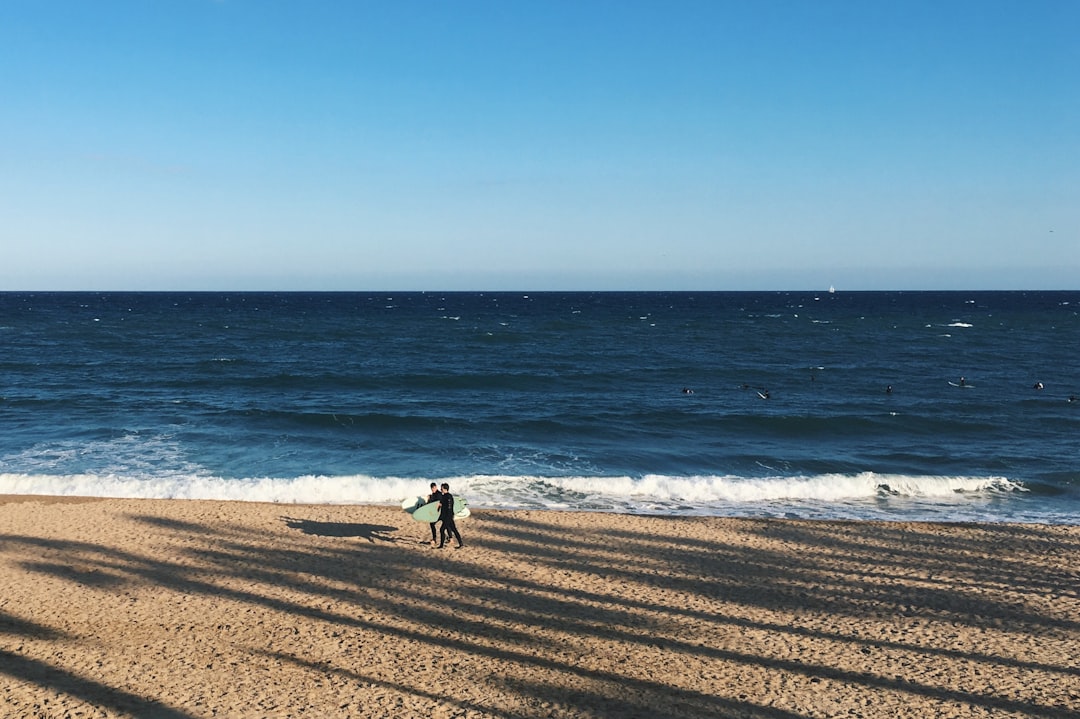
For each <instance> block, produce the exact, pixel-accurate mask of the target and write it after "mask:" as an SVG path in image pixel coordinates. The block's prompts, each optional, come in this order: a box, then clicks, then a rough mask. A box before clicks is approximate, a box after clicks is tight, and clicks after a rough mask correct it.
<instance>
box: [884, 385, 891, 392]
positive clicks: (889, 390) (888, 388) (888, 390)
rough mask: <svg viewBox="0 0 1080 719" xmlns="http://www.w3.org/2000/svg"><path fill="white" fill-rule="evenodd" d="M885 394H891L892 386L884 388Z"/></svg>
mask: <svg viewBox="0 0 1080 719" xmlns="http://www.w3.org/2000/svg"><path fill="white" fill-rule="evenodd" d="M885 394H892V385H889V386H888V387H886V388H885Z"/></svg>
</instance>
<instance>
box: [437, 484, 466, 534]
mask: <svg viewBox="0 0 1080 719" xmlns="http://www.w3.org/2000/svg"><path fill="white" fill-rule="evenodd" d="M439 520H440V521H441V522H442V527H441V528H440V529H439V549H442V548H443V547H444V546H445V545H446V535H447V534H452V535H454V539H456V540H457V548H458V549H461V547H462V542H461V533H460V532H458V531H457V525H456V524H454V495H452V494H450V485H449V484H447V483H446V482H443V484H442V492H440V493H439Z"/></svg>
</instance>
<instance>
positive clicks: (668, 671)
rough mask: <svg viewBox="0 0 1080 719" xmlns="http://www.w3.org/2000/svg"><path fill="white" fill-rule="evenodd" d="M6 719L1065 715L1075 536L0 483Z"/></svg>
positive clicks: (988, 528)
mask: <svg viewBox="0 0 1080 719" xmlns="http://www.w3.org/2000/svg"><path fill="white" fill-rule="evenodd" d="M0 502H2V503H0V582H2V583H0V587H2V595H0V676H2V677H3V680H2V681H0V687H2V688H0V715H2V716H3V717H41V718H44V717H49V718H59V717H127V716H137V717H163V718H165V719H187V718H194V717H301V716H303V717H436V718H438V717H475V718H477V719H479V718H480V717H506V718H509V717H523V718H524V717H600V718H604V719H615V718H619V719H625V718H629V717H768V718H770V719H787V718H794V717H934V716H943V717H950V716H957V717H971V716H976V717H980V716H986V717H990V716H993V717H1077V716H1080V594H1078V590H1080V562H1078V559H1080V527H1075V526H1073V527H1064V526H1052V527H1047V526H1034V525H1022V526H1018V525H1008V526H1005V525H980V526H975V525H931V524H883V523H870V522H859V523H844V522H803V521H788V520H736V519H716V518H679V519H671V518H659V517H635V516H622V515H600V514H583V513H582V514H579V513H559V512H526V511H518V512H490V511H478V512H476V513H475V514H474V516H473V517H471V518H469V519H467V520H465V521H462V522H460V523H459V526H460V528H461V530H462V534H463V535H464V539H465V542H466V546H465V548H464V549H460V550H457V549H450V548H447V549H443V550H436V549H433V548H431V547H430V546H428V544H427V543H426V542H424V541H423V540H424V539H425V538H426V534H427V532H428V528H427V525H422V524H418V523H416V522H413V521H412V520H411V518H410V517H409V516H408V515H406V514H405V513H404V512H402V511H401V510H400V509H397V508H390V507H379V506H298V505H273V504H249V503H235V502H195V501H148V500H82V501H50V500H46V499H44V498H29V497H18V498H12V497H8V498H4V499H3V500H0Z"/></svg>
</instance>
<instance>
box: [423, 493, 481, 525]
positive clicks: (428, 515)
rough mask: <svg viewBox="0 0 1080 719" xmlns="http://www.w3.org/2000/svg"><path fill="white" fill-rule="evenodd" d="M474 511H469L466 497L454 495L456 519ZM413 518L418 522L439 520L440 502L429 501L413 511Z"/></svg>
mask: <svg viewBox="0 0 1080 719" xmlns="http://www.w3.org/2000/svg"><path fill="white" fill-rule="evenodd" d="M470 514H472V512H470V511H469V503H468V501H466V500H465V498H464V497H454V519H465V518H466V517H468V516H469V515H470ZM412 518H413V519H415V520H416V521H417V522H437V521H438V520H439V503H438V502H428V503H427V504H425V505H423V506H422V507H417V508H416V509H414V510H413V511H412Z"/></svg>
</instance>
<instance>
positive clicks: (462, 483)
mask: <svg viewBox="0 0 1080 719" xmlns="http://www.w3.org/2000/svg"><path fill="white" fill-rule="evenodd" d="M431 481H438V482H440V483H441V482H448V483H450V485H451V487H452V489H453V490H454V491H455V492H458V493H462V494H467V495H468V497H469V502H470V504H471V505H472V506H473V507H475V508H477V509H483V508H489V509H560V510H571V511H574V510H589V511H607V512H621V513H662V514H671V515H711V516H725V515H746V514H759V513H761V512H762V511H764V513H766V514H770V513H776V512H777V511H778V510H781V511H782V512H783V513H788V514H790V513H794V514H795V515H800V512H801V513H802V514H805V513H806V512H805V510H806V509H807V508H808V507H814V508H815V510H814V511H813V512H811V514H812V515H813V516H832V517H847V518H852V517H854V518H860V512H859V511H858V510H857V505H858V503H864V504H865V505H866V507H865V508H866V509H868V510H869V509H873V508H879V509H880V507H881V505H882V503H883V502H884V503H887V502H895V501H901V502H903V501H921V502H930V503H933V504H937V505H939V506H940V507H941V508H942V513H943V514H947V512H944V509H945V508H946V507H948V506H951V505H956V504H958V503H965V502H967V501H969V500H970V499H971V498H979V497H981V498H992V497H1003V496H1007V495H1010V494H1014V493H1020V492H1024V491H1025V490H1024V487H1023V485H1022V484H1021V483H1018V482H1015V481H1012V480H1009V479H1007V478H1005V477H950V476H908V475H882V474H876V473H873V472H863V473H858V474H823V475H817V476H806V477H802V476H775V477H737V476H698V477H678V476H665V475H647V476H643V477H602V476H593V477H585V476H576V477H539V476H517V475H514V476H510V475H507V476H498V475H485V476H466V477H434V478H409V477H371V476H365V475H353V476H315V475H306V476H299V477H291V478H273V477H249V478H241V479H233V478H223V477H212V476H202V475H175V474H174V475H168V476H153V475H147V476H131V475H119V474H68V475H51V474H0V494H16V495H56V496H85V497H117V498H145V499H213V500H232V501H250V502H274V503H282V504H397V503H398V502H399V501H400V500H401V499H402V498H403V497H410V496H414V495H418V494H424V493H426V491H427V488H428V484H429V483H430V482H431ZM785 505H786V508H785ZM828 507H833V508H835V511H834V512H833V513H832V514H830V513H829V512H828V511H827V508H828ZM800 508H801V509H800ZM871 514H873V512H870V513H868V514H867V515H866V517H863V518H869V517H870V515H871ZM939 518H944V517H939Z"/></svg>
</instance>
